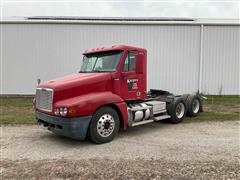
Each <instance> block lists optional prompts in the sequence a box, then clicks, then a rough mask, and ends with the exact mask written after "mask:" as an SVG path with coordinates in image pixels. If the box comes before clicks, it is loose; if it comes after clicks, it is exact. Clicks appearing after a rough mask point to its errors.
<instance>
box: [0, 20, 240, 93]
mask: <svg viewBox="0 0 240 180" xmlns="http://www.w3.org/2000/svg"><path fill="white" fill-rule="evenodd" d="M0 25H1V26H3V38H2V43H3V53H2V56H1V57H2V62H3V67H2V69H3V72H2V75H3V77H2V78H3V81H2V82H0V83H1V84H0V85H1V87H2V94H33V93H34V91H35V86H36V82H37V81H36V79H37V78H41V79H42V80H49V79H52V78H55V77H58V76H63V75H66V74H69V73H74V72H77V71H78V70H79V68H80V65H81V53H82V52H83V51H84V50H85V49H88V48H92V47H101V46H104V45H116V44H127V45H135V46H138V47H144V48H147V49H148V89H150V88H160V89H166V90H169V91H172V92H174V93H179V94H180V93H192V92H197V90H198V82H199V57H200V54H199V53H200V26H199V25H100V24H98V25H94V24H92V25H91V24H88V25H87V24H0ZM219 28H220V29H221V26H219ZM210 30H211V29H210ZM238 30H239V28H238ZM205 31H207V28H206V29H205ZM205 31H204V33H206V34H207V33H213V34H214V32H212V31H214V30H212V31H210V32H205ZM221 31H224V33H225V34H226V35H225V36H226V38H227V37H228V36H227V34H228V29H226V28H223V29H222V30H221ZM225 31H226V32H225ZM232 31H233V32H234V33H235V34H236V32H235V31H236V30H235V29H233V30H232ZM232 31H231V32H232ZM235 34H234V35H233V36H234V37H235V36H237V35H235ZM208 36H212V35H211V34H209V35H205V36H204V51H203V52H204V56H203V57H204V62H203V64H204V70H203V73H204V74H203V83H204V84H203V89H204V90H206V91H207V93H210V94H213V93H216V92H217V91H216V90H215V89H217V86H218V84H216V85H215V84H213V83H212V80H211V81H210V80H208V78H206V77H209V78H212V77H211V76H209V74H211V73H213V71H215V69H211V68H207V67H209V65H208V64H206V62H207V61H209V59H212V58H214V61H215V60H216V58H217V56H216V55H215V54H216V53H218V50H221V51H222V49H219V48H216V51H214V52H213V53H212V56H211V57H212V58H209V53H207V50H206V48H207V47H210V46H215V45H214V44H212V41H215V40H214V39H213V40H209V38H207V37H208ZM213 38H214V37H213ZM216 38H218V37H216ZM207 39H208V40H209V41H210V42H208V41H207ZM227 41H229V45H231V46H234V48H235V49H232V48H226V51H230V52H226V54H229V53H230V54H234V56H233V57H232V58H230V59H229V63H233V62H236V58H237V57H238V59H237V61H238V60H239V51H237V50H236V48H237V47H236V46H238V48H239V42H238V43H236V40H234V42H235V43H233V44H232V38H231V39H230V40H229V39H228V40H227ZM224 42H225V41H224ZM221 43H223V42H222V41H219V42H218V43H217V44H216V45H217V46H218V45H219V44H220V46H221ZM207 45H208V46H207ZM236 51H237V52H236ZM235 54H237V55H235ZM225 60H226V59H223V58H222V59H221V61H225ZM230 61H231V62H230ZM238 64H239V62H238ZM228 69H229V70H228V71H224V72H223V73H224V74H226V75H225V76H224V75H223V76H221V77H220V78H223V77H225V78H226V80H225V81H224V82H228V81H229V80H228V78H230V76H231V77H232V75H229V74H230V73H231V74H232V73H234V75H235V76H236V74H238V72H239V67H238V68H236V67H235V66H234V67H232V66H229V68H228ZM230 70H231V71H230ZM206 71H207V72H206ZM216 71H218V69H216ZM207 73H208V75H206V74H207ZM214 73H215V74H216V73H217V74H218V72H214ZM215 79H216V77H215ZM229 83H230V84H231V86H229V88H228V90H226V91H224V93H226V94H236V93H237V92H236V90H237V88H238V86H237V85H238V84H236V82H235V81H233V83H231V82H229ZM224 86H225V84H224ZM206 88H208V89H206Z"/></svg>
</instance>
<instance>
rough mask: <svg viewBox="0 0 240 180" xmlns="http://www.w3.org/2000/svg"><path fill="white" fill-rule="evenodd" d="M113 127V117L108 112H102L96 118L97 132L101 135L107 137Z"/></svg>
mask: <svg viewBox="0 0 240 180" xmlns="http://www.w3.org/2000/svg"><path fill="white" fill-rule="evenodd" d="M114 127H115V121H114V118H113V117H112V116H111V115H110V114H104V115H103V116H101V117H100V118H99V120H98V123H97V132H98V134H99V135H100V136H102V137H108V136H110V135H111V134H112V132H113V130H114Z"/></svg>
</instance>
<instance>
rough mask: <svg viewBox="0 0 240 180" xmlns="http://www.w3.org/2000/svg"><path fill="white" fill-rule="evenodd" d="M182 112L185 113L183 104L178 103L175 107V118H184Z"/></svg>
mask: <svg viewBox="0 0 240 180" xmlns="http://www.w3.org/2000/svg"><path fill="white" fill-rule="evenodd" d="M184 112H185V106H184V104H183V103H179V104H178V105H177V106H176V116H177V117H178V118H179V119H180V118H182V117H183V116H184Z"/></svg>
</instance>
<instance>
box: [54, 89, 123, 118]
mask: <svg viewBox="0 0 240 180" xmlns="http://www.w3.org/2000/svg"><path fill="white" fill-rule="evenodd" d="M107 104H115V105H116V106H117V107H118V108H119V110H120V111H121V113H122V117H123V119H124V121H126V117H127V115H126V112H127V105H126V103H125V102H123V99H122V98H121V97H119V96H118V95H116V94H113V93H112V92H111V91H107V92H95V93H89V94H85V95H81V96H77V97H73V98H69V99H65V100H62V101H58V102H56V103H55V104H54V107H58V108H59V107H67V108H69V109H71V110H72V113H69V114H68V115H67V117H76V116H79V117H80V116H91V115H93V113H94V112H95V111H96V110H97V109H98V108H99V107H101V106H104V105H107ZM124 104H125V106H124Z"/></svg>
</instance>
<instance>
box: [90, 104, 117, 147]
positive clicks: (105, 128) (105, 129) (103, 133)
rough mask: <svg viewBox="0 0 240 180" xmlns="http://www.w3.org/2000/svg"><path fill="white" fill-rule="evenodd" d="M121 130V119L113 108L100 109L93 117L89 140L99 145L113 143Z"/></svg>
mask: <svg viewBox="0 0 240 180" xmlns="http://www.w3.org/2000/svg"><path fill="white" fill-rule="evenodd" d="M118 130H119V117H118V114H117V112H116V111H115V110H114V109H113V108H111V107H102V108H100V109H98V110H97V111H96V112H95V113H94V115H93V117H92V121H91V124H90V127H89V130H88V138H89V139H90V140H91V141H93V142H95V143H97V144H100V143H106V142H109V141H112V140H113V138H114V137H115V136H116V135H117V133H118Z"/></svg>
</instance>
